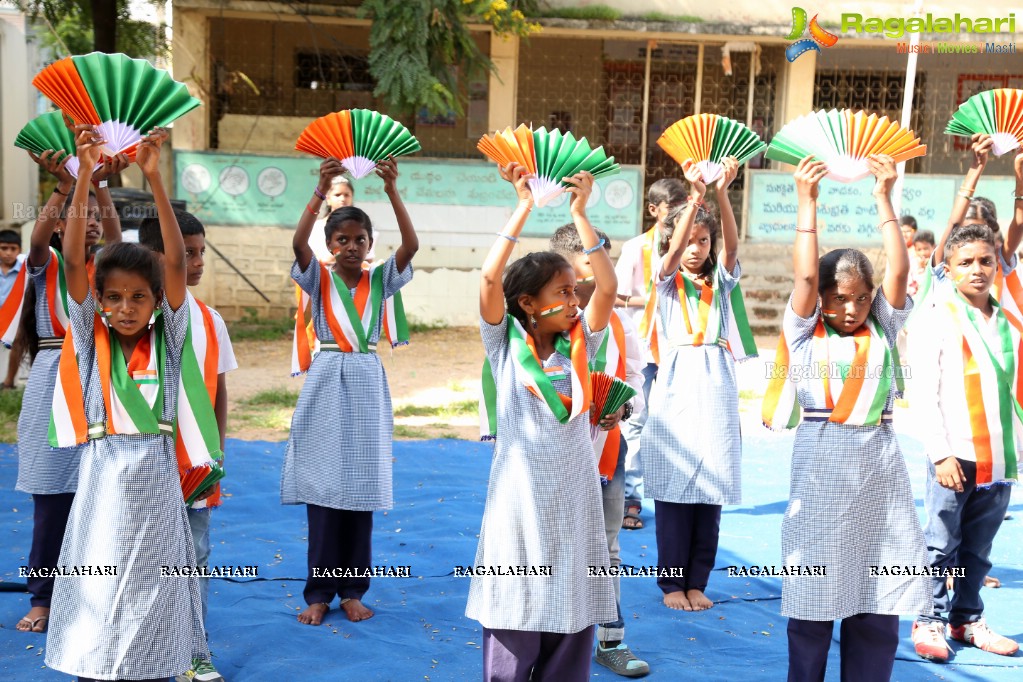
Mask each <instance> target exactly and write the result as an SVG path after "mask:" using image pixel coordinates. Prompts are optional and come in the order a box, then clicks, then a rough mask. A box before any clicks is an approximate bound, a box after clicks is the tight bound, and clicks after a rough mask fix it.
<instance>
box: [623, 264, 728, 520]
mask: <svg viewBox="0 0 1023 682" xmlns="http://www.w3.org/2000/svg"><path fill="white" fill-rule="evenodd" d="M741 274H742V273H741V269H740V267H739V264H738V262H736V264H735V268H734V269H733V270H732V272H728V271H727V270H725V267H724V265H723V264H722V263H721V262H718V265H717V268H716V269H715V271H714V287H715V288H716V289H717V290H718V291H717V294H716V297H715V298H716V299H717V301H718V302H719V305H720V310H721V317H720V320H721V325H720V331H719V335H720V337H721V338H722V339H723V338H725V336H726V333H727V332H726V330H727V329H728V319H729V315H730V314H731V304H730V301H729V294H730V293H731V291H732V289H734V288H735V286H736V284H737V283H738V281H739V277H740V276H741ZM657 295H658V300H659V305H660V311H659V312H660V322H661V329H662V330H663V333H664V336H665V339H666V343H665V344H664V345H663V346H662V347H661V349H660V351H661V364H660V369H659V370H658V375H657V381H656V382H654V385H653V388H651V390H650V399H649V400H648V402H647V405H648V414H649V416H648V417H647V422H646V425H645V426H644V428H643V436H642V442H641V445H640V449H641V450H642V451H643V485H644V488H645V491H646V496H647V497H648V498H653V499H654V500H659V501H663V502H672V503H681V504H709V505H726V504H739V503H740V502H741V497H742V485H741V482H742V477H741V461H742V436H741V433H740V425H739V391H738V388H737V387H736V383H735V360H734V359H733V358H732V354H731V353H730V352H729V350H728V348H727V347H725V345H724V342H722V343H720V344H710V343H705V344H703V345H700V346H694V345H692V341H691V337H690V335H688V334H687V333H686V326H685V322H684V316H683V312H682V308H681V306H682V305H689V319H690V320H693V321H695V320H696V319H697V315H698V310H696V309H695V308H694V307H693V306H692V305H690V304H689V302H688V301H680V298H679V291H678V286H677V284H676V281H675V276H674V274H673V275H672V276H671V277H669V278H667V279H665V280H662V281H661V282H659V283H658V284H657Z"/></svg>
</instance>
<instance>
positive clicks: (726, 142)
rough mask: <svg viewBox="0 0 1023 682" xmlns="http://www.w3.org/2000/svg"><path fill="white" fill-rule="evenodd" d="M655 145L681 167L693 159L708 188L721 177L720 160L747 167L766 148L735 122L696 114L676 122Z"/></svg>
mask: <svg viewBox="0 0 1023 682" xmlns="http://www.w3.org/2000/svg"><path fill="white" fill-rule="evenodd" d="M657 144H658V145H659V146H660V147H661V149H663V150H664V151H666V152H667V153H668V154H669V155H670V156H671V158H673V159H675V161H677V162H678V163H679V164H680V165H681V164H683V163H685V162H686V160H688V159H692V160H693V161H694V162H695V163H696V165H697V166H698V167H699V169H700V171H701V172H702V173H703V181H704V182H705V183H707V184H710V183H712V182H714V181H716V180H717V179H718V178H720V177H721V169H722V166H721V159H723V158H725V157H726V156H732V157H735V159H736V160H737V161H738V162H739V163H740V164H742V163H746V161H749V160H750V159H751V158H753V157H754V156H756V155H757V154H759V153H760V152H761V151H762V150H763V149H764V147H766V146H767V145H766V144H765V143H764V141H763V140H761V139H760V137H759V136H758V135H757V134H756V133H755V132H753V131H752V130H750V129H749V128H747V127H746V126H744V125H743V124H742V123H739V122H738V121H735V120H732V119H730V118H727V117H725V116H718V115H717V114H696V115H695V116H687V117H686V118H683V119H682V120H680V121H675V122H674V123H673V124H671V127H669V128H668V129H667V130H665V131H664V133H663V134H662V135H661V137H660V138H658V140H657Z"/></svg>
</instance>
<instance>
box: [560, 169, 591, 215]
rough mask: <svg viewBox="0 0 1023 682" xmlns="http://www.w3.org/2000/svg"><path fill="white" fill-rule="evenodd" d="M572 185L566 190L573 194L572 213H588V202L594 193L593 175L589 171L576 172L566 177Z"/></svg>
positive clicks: (565, 179) (570, 206)
mask: <svg viewBox="0 0 1023 682" xmlns="http://www.w3.org/2000/svg"><path fill="white" fill-rule="evenodd" d="M564 181H565V182H567V183H568V184H569V185H571V187H567V188H565V191H566V192H568V193H569V194H571V195H572V203H571V204H570V205H569V209H570V211H571V213H572V215H583V214H585V213H586V202H587V201H589V200H590V195H591V194H592V193H593V175H591V174H590V173H589V172H587V171H581V172H579V173H576V174H575V175H573V176H572V177H570V178H564Z"/></svg>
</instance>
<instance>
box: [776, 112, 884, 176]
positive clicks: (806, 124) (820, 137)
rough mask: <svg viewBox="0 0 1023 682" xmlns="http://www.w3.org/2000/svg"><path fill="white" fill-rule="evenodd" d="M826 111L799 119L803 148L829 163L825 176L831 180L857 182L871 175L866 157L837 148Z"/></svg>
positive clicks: (798, 124)
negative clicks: (826, 121)
mask: <svg viewBox="0 0 1023 682" xmlns="http://www.w3.org/2000/svg"><path fill="white" fill-rule="evenodd" d="M824 113H825V112H823V111H821V112H818V113H817V114H807V115H805V116H801V117H800V118H799V119H797V121H799V123H797V124H796V126H797V127H796V130H797V131H798V132H799V133H800V137H801V138H802V139H801V140H800V142H801V143H802V146H803V148H804V149H806V150H807V151H809V152H810V153H811V154H812V155H813V156H814V157H815V158H816V159H818V160H820V161H823V162H824V163H825V164H826V165H827V167H828V174H827V175H826V176H825V177H827V178H829V179H831V180H837V181H839V182H856V181H857V180H862V179H863V178H865V177H867V176H868V175H870V168H869V167H868V166H867V160H866V158H865V157H854V156H851V155H849V154H846V153H843V152H840V151H838V149H836V142H837V140H835V139H834V138H833V137H832V133H831V130H830V128H827V127H826V125H827V124H826V123H825V121H824V115H823V114H824ZM790 125H791V124H790Z"/></svg>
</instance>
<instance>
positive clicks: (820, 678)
mask: <svg viewBox="0 0 1023 682" xmlns="http://www.w3.org/2000/svg"><path fill="white" fill-rule="evenodd" d="M833 628H834V621H831V620H799V619H797V618H789V625H788V635H789V677H788V681H789V682H824V671H825V670H826V669H827V666H828V649H830V648H831V633H832V630H833ZM839 647H840V652H841V655H842V682H885V680H889V679H891V677H892V667H893V666H894V665H895V650H896V649H898V647H899V617H898V616H889V615H879V614H876V613H860V614H857V615H855V616H849V617H848V618H843V619H842V626H841V634H840V638H839Z"/></svg>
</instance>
